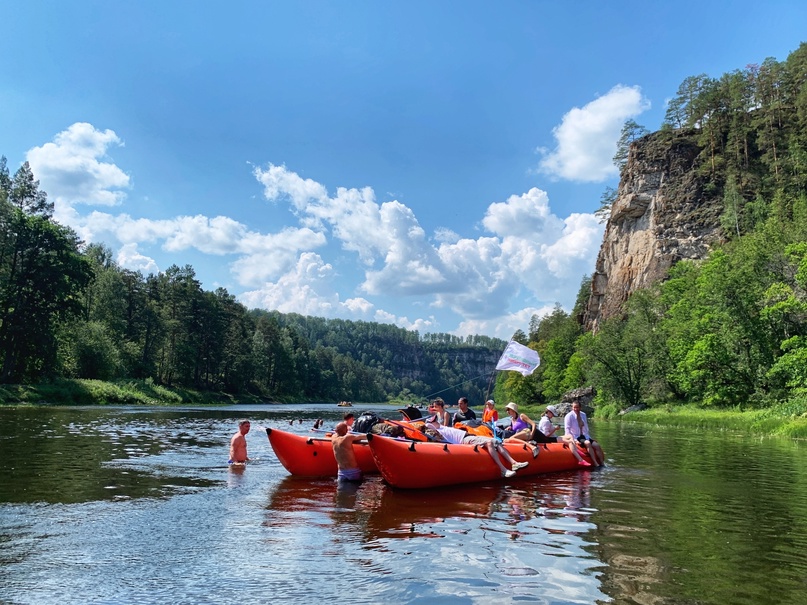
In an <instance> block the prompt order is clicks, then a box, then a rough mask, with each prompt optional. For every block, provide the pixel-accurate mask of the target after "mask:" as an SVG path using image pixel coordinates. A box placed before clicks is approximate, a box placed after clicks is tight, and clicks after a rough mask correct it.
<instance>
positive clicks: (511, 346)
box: [496, 340, 541, 376]
mask: <svg viewBox="0 0 807 605" xmlns="http://www.w3.org/2000/svg"><path fill="white" fill-rule="evenodd" d="M540 364H541V358H540V357H539V356H538V353H537V352H536V351H533V350H532V349H531V348H529V347H525V346H524V345H522V344H519V343H517V342H515V341H514V340H511V341H510V342H509V343H508V345H507V348H506V349H505V350H504V353H502V357H501V359H499V363H497V364H496V369H497V370H515V371H516V372H521V375H522V376H529V375H530V374H532V373H533V372H534V371H535V368H537V367H538V366H539V365H540Z"/></svg>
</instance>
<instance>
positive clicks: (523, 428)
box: [504, 401, 541, 458]
mask: <svg viewBox="0 0 807 605" xmlns="http://www.w3.org/2000/svg"><path fill="white" fill-rule="evenodd" d="M504 409H505V410H507V414H508V415H509V416H510V428H509V429H507V430H506V431H504V440H505V441H508V442H511V443H512V442H514V441H518V442H524V441H532V440H533V439H534V435H535V433H537V432H539V431H538V426H537V425H536V424H535V422H533V420H532V418H530V417H529V416H527V415H526V414H519V413H518V405H517V404H515V403H513V402H512V401H511V402H510V403H508V404H507V405H506V406H504ZM540 451H541V450H539V449H538V446H536V445H533V446H532V457H533V458H537V457H538V453H539V452H540Z"/></svg>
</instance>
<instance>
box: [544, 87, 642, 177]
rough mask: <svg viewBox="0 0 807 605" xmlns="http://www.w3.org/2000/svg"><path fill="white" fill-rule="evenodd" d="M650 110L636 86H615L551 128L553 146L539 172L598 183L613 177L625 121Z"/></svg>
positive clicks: (575, 109) (568, 114)
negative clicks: (615, 157) (617, 146)
mask: <svg viewBox="0 0 807 605" xmlns="http://www.w3.org/2000/svg"><path fill="white" fill-rule="evenodd" d="M649 108H650V101H648V100H647V99H646V98H645V97H644V96H643V95H642V92H641V89H640V88H639V87H638V86H622V85H617V86H614V87H613V88H612V89H611V90H610V91H608V92H607V93H606V94H605V95H603V96H601V97H599V98H597V99H595V100H593V101H591V102H590V103H588V104H587V105H585V106H583V107H582V108H580V107H575V108H573V109H572V110H570V111H569V112H568V113H566V115H564V116H563V120H562V121H561V123H560V125H558V126H556V127H555V128H554V129H553V131H552V132H553V135H554V137H555V140H556V143H557V145H556V147H555V149H554V150H553V151H551V152H549V153H546V154H545V156H544V157H543V159H542V160H541V162H540V163H539V166H538V170H539V172H541V173H544V174H547V175H550V176H551V177H553V178H561V179H568V180H571V181H585V182H599V181H604V180H606V179H608V178H611V177H613V176H615V175H616V174H617V173H618V171H617V168H616V166H614V164H613V157H614V154H615V153H616V144H617V141H618V140H619V136H620V132H621V130H622V126H623V125H624V123H625V121H626V120H628V119H629V118H633V117H635V116H637V115H639V114H640V113H642V112H644V111H646V110H647V109H649Z"/></svg>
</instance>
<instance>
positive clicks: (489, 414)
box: [482, 408, 499, 422]
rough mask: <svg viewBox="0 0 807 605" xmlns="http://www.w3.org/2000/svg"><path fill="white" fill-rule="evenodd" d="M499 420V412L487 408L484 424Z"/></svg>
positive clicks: (483, 415) (483, 413)
mask: <svg viewBox="0 0 807 605" xmlns="http://www.w3.org/2000/svg"><path fill="white" fill-rule="evenodd" d="M498 419H499V412H497V411H496V410H494V409H491V408H485V411H484V412H482V422H496V421H497V420H498Z"/></svg>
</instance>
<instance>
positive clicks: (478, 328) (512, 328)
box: [454, 305, 554, 340]
mask: <svg viewBox="0 0 807 605" xmlns="http://www.w3.org/2000/svg"><path fill="white" fill-rule="evenodd" d="M553 310H554V305H544V306H543V307H540V308H536V307H525V308H523V309H520V310H518V311H516V312H514V313H508V314H505V315H501V316H499V317H493V318H488V319H471V320H466V321H463V322H460V325H459V327H458V328H457V329H456V330H454V334H456V335H457V336H467V335H469V334H486V335H488V336H495V337H497V338H502V339H504V340H510V337H511V336H513V334H515V333H516V331H517V330H521V331H523V332H526V331H527V330H528V328H529V325H530V320H531V319H532V316H533V315H537V316H538V317H543V316H544V315H548V314H550V313H552V311H553Z"/></svg>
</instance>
